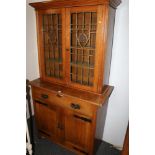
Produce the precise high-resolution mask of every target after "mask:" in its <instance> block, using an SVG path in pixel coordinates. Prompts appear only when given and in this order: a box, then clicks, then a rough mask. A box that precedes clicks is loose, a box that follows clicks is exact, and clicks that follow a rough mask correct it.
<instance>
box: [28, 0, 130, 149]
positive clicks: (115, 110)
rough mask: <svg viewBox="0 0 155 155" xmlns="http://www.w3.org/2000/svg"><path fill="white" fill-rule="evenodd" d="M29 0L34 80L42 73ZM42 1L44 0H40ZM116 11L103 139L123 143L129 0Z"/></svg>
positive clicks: (30, 66) (30, 69)
mask: <svg viewBox="0 0 155 155" xmlns="http://www.w3.org/2000/svg"><path fill="white" fill-rule="evenodd" d="M36 1H38V0H27V7H26V8H27V12H26V15H27V17H26V20H27V22H26V35H27V38H26V41H27V43H26V46H27V49H26V51H27V52H26V77H27V78H28V79H29V80H33V79H35V78H38V77H39V68H38V54H37V42H36V27H35V26H36V25H35V24H36V19H35V12H34V9H33V8H31V7H30V6H29V5H28V3H29V2H36ZM40 1H41V0H40ZM122 1H123V2H122V4H121V5H120V6H119V7H118V10H117V12H116V23H115V34H114V45H113V55H112V62H111V73H110V85H113V86H115V89H114V91H113V93H112V95H111V97H110V99H109V105H108V111H107V117H106V123H105V129H104V134H103V140H105V141H107V142H109V143H111V144H113V145H115V146H119V147H122V146H123V140H124V136H125V132H126V127H127V123H128V102H129V100H128V24H129V23H128V13H129V12H128V0H122Z"/></svg>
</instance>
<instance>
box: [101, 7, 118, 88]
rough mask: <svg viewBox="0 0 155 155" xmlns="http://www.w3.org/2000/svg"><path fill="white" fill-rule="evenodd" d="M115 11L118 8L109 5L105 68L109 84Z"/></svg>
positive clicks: (105, 76)
mask: <svg viewBox="0 0 155 155" xmlns="http://www.w3.org/2000/svg"><path fill="white" fill-rule="evenodd" d="M115 12H116V9H114V8H112V7H109V22H108V38H107V51H106V58H105V68H104V73H103V74H104V75H103V77H104V83H103V85H104V84H109V76H110V67H111V57H112V46H113V35H114V24H115Z"/></svg>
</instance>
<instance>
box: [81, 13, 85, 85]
mask: <svg viewBox="0 0 155 155" xmlns="http://www.w3.org/2000/svg"><path fill="white" fill-rule="evenodd" d="M82 15H83V21H82V33H84V27H85V13H84V12H83V14H82ZM83 65H84V49H83V47H82V67H81V84H83Z"/></svg>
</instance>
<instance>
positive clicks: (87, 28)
mask: <svg viewBox="0 0 155 155" xmlns="http://www.w3.org/2000/svg"><path fill="white" fill-rule="evenodd" d="M97 15H98V13H97V7H96V6H95V7H78V8H76V7H75V8H71V9H67V12H66V21H67V26H66V28H67V30H68V31H67V36H68V39H67V42H66V47H67V49H68V51H69V52H68V61H69V62H68V64H69V69H68V74H69V81H70V85H72V86H73V87H78V88H84V89H87V90H94V91H96V89H97V82H96V80H97V73H96V55H97V52H98V51H97V50H96V41H97V40H96V39H97V19H98V17H97ZM68 21H69V22H68Z"/></svg>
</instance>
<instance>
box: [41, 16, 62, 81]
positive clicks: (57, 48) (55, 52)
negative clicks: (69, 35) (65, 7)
mask: <svg viewBox="0 0 155 155" xmlns="http://www.w3.org/2000/svg"><path fill="white" fill-rule="evenodd" d="M43 40H44V53H45V55H44V57H45V74H46V76H49V77H54V78H58V79H60V78H62V21H61V14H44V15H43Z"/></svg>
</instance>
